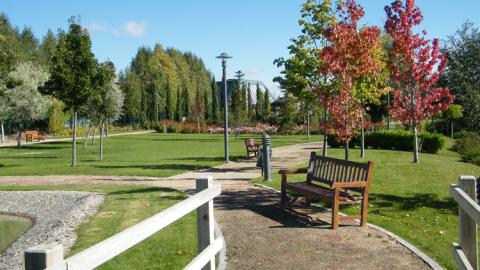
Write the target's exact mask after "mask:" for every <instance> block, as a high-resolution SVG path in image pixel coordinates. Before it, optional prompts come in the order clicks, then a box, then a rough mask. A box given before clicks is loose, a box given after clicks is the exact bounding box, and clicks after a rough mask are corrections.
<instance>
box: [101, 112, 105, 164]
mask: <svg viewBox="0 0 480 270" xmlns="http://www.w3.org/2000/svg"><path fill="white" fill-rule="evenodd" d="M104 127H105V122H104V121H103V120H102V123H101V124H100V160H103V129H104Z"/></svg>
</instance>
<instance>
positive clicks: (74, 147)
mask: <svg viewBox="0 0 480 270" xmlns="http://www.w3.org/2000/svg"><path fill="white" fill-rule="evenodd" d="M72 118H73V119H72V120H73V135H72V167H73V168H75V167H77V112H76V111H74V112H73V117H72Z"/></svg>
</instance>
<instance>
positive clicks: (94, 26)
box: [87, 22, 108, 33]
mask: <svg viewBox="0 0 480 270" xmlns="http://www.w3.org/2000/svg"><path fill="white" fill-rule="evenodd" d="M87 29H88V31H90V33H93V32H106V31H107V30H108V26H107V24H106V23H104V22H91V23H89V24H87Z"/></svg>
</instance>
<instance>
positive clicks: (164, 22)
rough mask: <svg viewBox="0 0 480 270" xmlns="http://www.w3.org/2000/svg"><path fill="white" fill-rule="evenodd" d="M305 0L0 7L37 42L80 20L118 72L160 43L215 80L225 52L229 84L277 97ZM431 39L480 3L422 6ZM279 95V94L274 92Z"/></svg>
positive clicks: (477, 18)
mask: <svg viewBox="0 0 480 270" xmlns="http://www.w3.org/2000/svg"><path fill="white" fill-rule="evenodd" d="M302 2H303V1H301V0H242V1H231V0H203V1H200V0H181V1H180V0H177V1H173V0H170V1H167V0H162V1H153V0H151V1H147V0H136V1H118V0H117V1H114V0H103V1H99V0H82V1H60V0H43V1H34V0H30V1H26V0H0V12H4V13H6V14H7V15H8V17H9V18H10V20H11V21H12V23H13V24H14V25H18V26H19V27H23V26H24V25H28V26H31V27H32V29H33V31H34V32H35V34H36V35H37V37H41V36H43V35H44V34H45V33H46V31H47V29H49V28H50V29H52V30H54V31H56V29H58V28H63V29H65V28H66V26H67V19H68V18H69V17H70V16H74V15H75V16H76V15H80V16H81V23H82V24H83V25H84V26H86V27H88V28H89V29H90V31H91V38H92V42H93V52H94V53H95V55H96V57H97V58H98V59H99V60H100V61H103V60H106V59H110V60H111V61H113V62H114V63H115V65H116V66H117V69H124V68H125V67H127V66H128V64H129V63H130V60H131V58H132V57H133V56H134V55H135V53H136V51H137V49H138V47H140V46H142V45H145V46H150V47H153V45H154V44H155V43H157V42H158V43H161V44H162V45H164V46H166V47H175V48H178V49H181V50H184V51H192V52H193V53H195V54H197V55H198V56H200V57H201V58H202V59H203V60H204V62H205V64H206V66H207V68H208V69H209V70H210V71H212V72H213V73H214V74H215V76H216V78H217V79H219V78H220V76H221V67H220V63H219V61H218V60H217V59H215V56H217V55H218V54H219V53H221V52H223V51H226V52H228V53H229V54H230V55H232V56H233V57H234V58H233V59H231V60H230V61H229V67H228V69H229V77H231V76H232V75H233V72H234V71H236V70H242V71H243V72H244V73H246V74H247V76H246V78H248V79H254V80H262V81H264V83H265V84H266V85H267V86H269V87H270V88H271V89H272V90H274V89H275V87H274V86H273V83H272V78H273V77H275V76H277V75H278V73H279V70H278V69H277V68H276V67H274V65H273V64H272V62H273V60H274V59H275V58H277V57H279V56H287V54H288V51H287V49H286V48H287V46H288V45H289V39H290V38H291V37H294V36H296V35H298V34H299V30H300V28H299V27H298V25H297V21H298V18H299V15H300V12H299V11H300V5H301V3H302ZM358 2H359V3H360V4H362V5H363V6H364V7H365V12H366V17H365V19H364V22H368V23H370V24H374V25H379V26H381V25H383V22H384V21H385V13H384V11H383V7H384V6H385V5H386V4H388V3H390V2H391V1H390V0H359V1H358ZM417 5H418V6H419V7H420V8H421V9H422V11H423V14H424V17H425V20H424V23H423V24H422V26H421V29H426V30H427V32H428V37H429V38H433V37H437V38H441V39H445V38H446V37H447V36H448V35H451V34H452V33H454V32H455V31H456V30H457V29H458V27H460V25H461V24H462V23H463V22H464V21H466V20H470V21H472V22H474V23H475V24H476V25H480V15H478V10H480V1H478V0H456V1H452V0H417ZM274 95H278V90H277V91H275V90H274Z"/></svg>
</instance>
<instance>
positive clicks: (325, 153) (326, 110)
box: [322, 108, 328, 157]
mask: <svg viewBox="0 0 480 270" xmlns="http://www.w3.org/2000/svg"><path fill="white" fill-rule="evenodd" d="M324 121H325V122H324V123H325V124H326V123H327V121H328V109H327V108H325V116H324ZM327 140H328V132H327V128H326V127H325V131H324V132H323V153H322V154H323V156H324V157H326V156H327V155H328V143H327Z"/></svg>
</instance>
